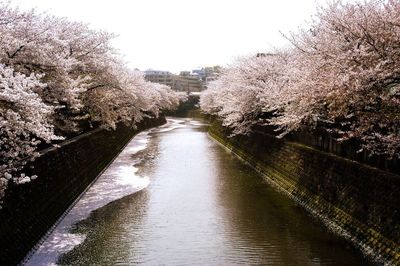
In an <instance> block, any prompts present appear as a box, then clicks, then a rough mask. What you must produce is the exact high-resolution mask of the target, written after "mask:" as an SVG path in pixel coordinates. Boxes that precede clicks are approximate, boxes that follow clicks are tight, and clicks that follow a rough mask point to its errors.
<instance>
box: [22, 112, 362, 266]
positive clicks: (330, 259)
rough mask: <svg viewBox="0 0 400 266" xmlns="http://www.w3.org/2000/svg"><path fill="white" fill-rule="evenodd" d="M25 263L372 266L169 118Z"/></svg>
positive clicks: (138, 142)
mask: <svg viewBox="0 0 400 266" xmlns="http://www.w3.org/2000/svg"><path fill="white" fill-rule="evenodd" d="M26 264H27V265H54V264H61V265H132V264H146V265H238V264H239V265H240V264H242V265H249V264H251V265H368V264H369V263H368V262H367V261H366V259H365V258H364V257H363V256H362V254H361V253H360V252H359V251H358V250H357V249H355V248H354V247H352V246H351V245H350V244H348V243H347V242H346V241H345V240H343V239H341V238H340V237H338V236H336V235H335V234H333V233H332V232H329V231H328V230H327V229H326V228H325V227H324V226H323V225H322V224H321V223H320V222H319V221H318V220H316V219H315V218H313V217H311V216H310V215H309V214H308V213H307V212H305V211H304V210H303V209H302V208H301V207H299V206H298V205H296V203H294V202H293V201H291V200H290V199H288V198H287V197H286V196H285V195H283V194H281V193H279V192H277V191H276V190H275V189H274V188H272V187H271V186H269V185H268V184H267V183H266V182H265V181H264V180H263V178H262V177H260V176H259V175H258V174H257V173H256V172H255V171H254V170H252V169H251V168H250V167H248V166H247V165H244V164H243V163H242V162H241V161H239V160H238V159H237V158H235V157H234V156H232V155H231V154H229V153H228V152H226V151H225V150H224V149H223V148H222V147H220V146H219V145H218V144H216V143H215V142H214V141H213V140H211V139H210V138H209V137H208V135H207V128H206V126H205V125H204V124H202V122H201V121H197V120H192V119H187V118H186V119H175V118H174V119H168V123H167V125H164V126H162V127H159V128H156V129H152V130H149V131H146V132H143V133H140V134H139V135H137V136H136V137H135V138H133V139H132V141H131V142H130V143H129V144H128V146H127V147H126V148H125V149H124V151H123V152H122V153H121V154H120V155H119V156H118V157H117V158H116V160H115V161H114V162H113V163H112V164H111V165H110V167H109V168H108V169H107V170H106V171H105V172H104V173H103V174H102V175H101V176H100V178H99V179H98V180H97V182H96V183H95V184H94V185H93V186H92V187H91V188H90V189H89V190H88V191H87V192H86V194H85V195H84V196H83V197H82V198H81V199H80V200H79V201H78V203H77V204H76V205H75V206H74V207H73V208H72V209H71V211H70V212H69V213H68V214H67V215H66V216H65V218H64V219H63V220H62V221H61V222H60V223H59V224H58V226H57V227H56V228H55V229H54V230H53V231H52V233H51V234H49V236H48V237H47V238H46V239H45V241H44V242H43V243H42V245H41V246H40V247H39V249H38V250H37V251H36V253H34V254H33V256H31V257H30V259H29V260H28V261H27V262H26Z"/></svg>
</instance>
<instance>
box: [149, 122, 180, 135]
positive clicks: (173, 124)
mask: <svg viewBox="0 0 400 266" xmlns="http://www.w3.org/2000/svg"><path fill="white" fill-rule="evenodd" d="M185 122H186V121H185V120H183V119H174V118H168V119H167V123H166V124H165V125H163V126H160V127H157V128H154V129H152V130H151V132H156V133H162V132H168V131H171V130H174V129H177V128H183V127H186V125H185Z"/></svg>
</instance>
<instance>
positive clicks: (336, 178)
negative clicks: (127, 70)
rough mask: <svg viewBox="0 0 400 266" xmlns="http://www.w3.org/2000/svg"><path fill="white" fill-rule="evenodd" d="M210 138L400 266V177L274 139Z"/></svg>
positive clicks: (220, 131) (213, 131)
mask: <svg viewBox="0 0 400 266" xmlns="http://www.w3.org/2000/svg"><path fill="white" fill-rule="evenodd" d="M209 134H210V136H211V137H212V138H213V139H215V140H216V141H218V142H219V143H220V144H222V145H223V146H224V147H225V148H227V149H229V150H230V151H232V152H233V153H234V154H235V155H237V156H238V157H239V158H241V159H243V160H244V161H246V162H247V163H249V164H250V165H251V166H253V167H254V168H255V169H256V170H257V171H259V172H260V173H261V174H263V175H264V176H265V178H266V180H267V181H269V182H270V183H271V184H273V185H275V186H276V187H277V188H279V189H280V190H281V191H283V192H285V193H286V194H288V195H289V196H290V197H292V198H293V199H294V200H296V201H297V202H299V203H300V204H301V205H302V206H303V207H305V208H306V209H308V210H309V211H310V212H311V213H313V214H314V215H315V216H317V217H319V218H320V219H322V220H323V221H324V222H325V224H326V225H328V226H329V227H331V228H332V229H334V230H335V231H337V232H339V233H340V234H341V235H343V236H345V237H346V238H348V239H349V240H351V241H352V242H353V243H354V244H356V245H358V246H359V247H360V248H361V249H362V250H363V251H364V252H366V253H367V254H369V255H371V257H373V258H374V259H377V260H378V261H381V262H389V263H392V264H395V265H397V264H399V265H400V176H399V175H397V174H395V173H389V172H385V171H382V170H379V169H376V168H373V167H370V166H366V165H363V164H360V163H358V162H355V161H352V160H349V159H345V158H342V157H338V156H336V155H333V154H330V153H326V152H323V151H320V150H317V149H314V148H312V147H309V146H306V145H303V144H299V143H295V142H290V141H287V140H278V139H276V138H274V137H273V136H271V135H267V134H259V133H254V134H253V135H251V136H235V137H233V138H228V137H227V136H229V135H230V132H229V130H227V129H226V128H224V127H222V126H221V123H220V122H219V121H217V120H214V121H213V123H212V125H211V127H210V130H209Z"/></svg>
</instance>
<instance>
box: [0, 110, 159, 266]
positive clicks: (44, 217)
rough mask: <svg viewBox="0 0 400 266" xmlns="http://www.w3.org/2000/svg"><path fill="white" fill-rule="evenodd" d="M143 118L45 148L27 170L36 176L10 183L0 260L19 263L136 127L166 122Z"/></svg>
mask: <svg viewBox="0 0 400 266" xmlns="http://www.w3.org/2000/svg"><path fill="white" fill-rule="evenodd" d="M165 122H166V121H165V118H164V117H160V118H158V119H145V120H144V121H143V122H142V123H140V124H139V125H138V129H136V130H133V129H132V128H129V127H126V126H122V125H120V126H118V127H117V129H116V130H115V131H107V130H102V129H97V130H94V131H91V132H88V133H85V134H83V135H80V136H77V137H75V138H73V139H70V140H68V141H66V142H64V143H62V144H61V145H60V148H57V149H55V148H51V149H48V150H46V151H45V152H44V153H43V154H42V156H40V157H39V158H37V159H36V160H35V161H34V162H33V163H32V164H31V165H30V166H28V167H27V170H26V172H27V173H28V174H29V172H32V173H34V174H36V175H38V176H39V177H38V178H37V179H36V180H34V181H32V182H30V183H27V184H22V185H18V186H12V187H10V188H9V190H8V191H7V194H6V196H5V198H4V204H3V208H2V210H0V265H15V264H18V263H19V262H20V261H21V260H22V259H23V258H24V257H25V255H26V254H27V253H28V252H29V251H30V249H31V248H32V247H33V246H34V245H35V244H36V243H37V242H38V241H39V240H40V239H41V237H42V236H43V235H44V234H45V233H46V232H47V231H48V230H49V228H51V226H52V225H53V224H54V223H55V222H56V221H57V220H58V219H59V217H60V216H61V215H62V214H63V213H64V212H65V211H66V210H67V209H68V208H69V206H70V205H71V204H72V203H73V202H74V201H75V199H76V198H77V197H79V195H80V194H81V193H82V192H83V191H84V190H85V189H86V188H87V187H88V186H89V185H90V184H91V183H92V182H93V181H94V180H95V179H96V177H97V176H98V174H99V173H101V171H102V170H103V169H104V168H105V167H106V166H107V165H108V164H109V163H110V162H111V161H112V160H113V158H114V157H115V156H116V155H118V154H119V152H120V151H121V149H122V148H123V147H125V145H126V144H127V143H128V141H129V140H130V139H131V138H132V137H133V136H134V135H135V134H137V133H138V132H140V131H142V130H144V129H147V128H150V127H153V126H158V125H161V124H163V123H165Z"/></svg>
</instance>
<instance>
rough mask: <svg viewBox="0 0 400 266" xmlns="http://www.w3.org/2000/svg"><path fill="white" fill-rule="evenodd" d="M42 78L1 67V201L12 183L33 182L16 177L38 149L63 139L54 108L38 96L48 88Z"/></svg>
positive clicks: (25, 178) (26, 178) (0, 65)
mask: <svg viewBox="0 0 400 266" xmlns="http://www.w3.org/2000/svg"><path fill="white" fill-rule="evenodd" d="M39 78H40V77H39V76H35V75H33V74H32V75H30V76H25V75H23V74H20V73H18V72H15V71H14V70H13V69H12V68H9V67H6V66H4V65H2V64H0V146H1V149H0V198H1V196H2V194H3V193H4V189H5V188H6V187H7V184H8V182H10V181H14V182H16V183H24V182H28V181H30V177H27V176H24V175H21V176H20V177H15V176H14V175H13V174H14V172H16V171H17V170H20V169H21V167H22V166H23V165H24V164H25V163H26V160H27V158H29V159H32V158H34V157H36V156H37V155H38V154H37V152H36V146H37V145H38V144H39V143H40V142H41V141H46V142H50V141H52V140H55V139H60V138H59V137H57V136H55V135H54V132H53V125H52V124H51V120H50V116H51V114H52V113H53V107H51V106H49V105H46V104H45V103H43V101H42V99H41V98H40V96H39V95H38V93H37V91H40V90H42V89H43V88H44V87H45V84H44V83H41V82H40V81H39ZM31 178H34V176H33V177H31Z"/></svg>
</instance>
